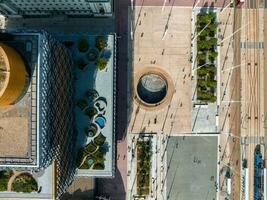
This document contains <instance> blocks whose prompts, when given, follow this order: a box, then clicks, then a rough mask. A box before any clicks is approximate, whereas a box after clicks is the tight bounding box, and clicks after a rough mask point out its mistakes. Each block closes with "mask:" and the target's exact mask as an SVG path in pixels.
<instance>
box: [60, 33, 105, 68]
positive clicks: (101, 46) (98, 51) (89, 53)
mask: <svg viewBox="0 0 267 200" xmlns="http://www.w3.org/2000/svg"><path fill="white" fill-rule="evenodd" d="M63 44H64V45H65V46H66V47H68V48H70V49H72V48H74V47H75V46H76V47H75V48H76V49H77V50H78V51H77V55H76V56H75V65H76V67H77V68H78V69H80V70H84V69H85V68H86V67H87V66H88V65H90V64H91V65H94V66H95V67H96V69H98V70H100V71H102V70H104V69H106V67H107V64H108V61H109V58H110V51H109V50H108V49H107V47H108V43H107V38H106V37H104V36H97V37H96V39H95V43H94V44H92V43H90V41H89V40H87V39H86V38H85V37H82V38H80V39H78V40H77V41H72V40H66V41H64V42H63Z"/></svg>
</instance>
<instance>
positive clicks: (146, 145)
mask: <svg viewBox="0 0 267 200" xmlns="http://www.w3.org/2000/svg"><path fill="white" fill-rule="evenodd" d="M150 168H151V142H150V141H149V140H148V141H138V142H137V195H138V196H147V195H149V191H150V176H151V171H150Z"/></svg>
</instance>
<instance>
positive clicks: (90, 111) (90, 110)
mask: <svg viewBox="0 0 267 200" xmlns="http://www.w3.org/2000/svg"><path fill="white" fill-rule="evenodd" d="M85 114H86V115H87V116H88V117H90V118H93V117H94V116H95V115H96V114H97V110H96V108H95V107H89V108H87V109H86V110H85Z"/></svg>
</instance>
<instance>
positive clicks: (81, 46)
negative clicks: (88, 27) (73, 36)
mask: <svg viewBox="0 0 267 200" xmlns="http://www.w3.org/2000/svg"><path fill="white" fill-rule="evenodd" d="M88 49H89V44H88V41H87V39H85V38H83V39H80V40H79V41H78V50H79V51H80V52H82V53H85V52H87V51H88Z"/></svg>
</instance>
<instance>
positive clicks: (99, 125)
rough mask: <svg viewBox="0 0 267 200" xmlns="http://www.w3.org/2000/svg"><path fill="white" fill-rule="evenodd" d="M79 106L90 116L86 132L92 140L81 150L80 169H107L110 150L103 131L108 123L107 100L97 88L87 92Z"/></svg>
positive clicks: (78, 103) (78, 102) (85, 114)
mask: <svg viewBox="0 0 267 200" xmlns="http://www.w3.org/2000/svg"><path fill="white" fill-rule="evenodd" d="M76 105H77V107H78V108H79V109H80V111H81V112H83V114H84V116H87V118H88V125H87V126H86V127H84V134H85V136H86V137H87V138H90V142H89V143H87V144H86V145H85V146H84V147H82V148H81V149H80V151H79V156H78V161H77V162H78V166H79V169H96V170H104V169H105V164H104V161H105V155H106V153H107V151H108V143H107V142H106V136H104V135H103V133H102V132H101V131H102V129H103V128H104V127H105V125H106V118H105V116H104V115H105V112H106V111H105V110H106V106H107V102H106V100H105V98H104V97H100V96H99V94H98V92H97V91H96V90H89V91H87V92H86V93H85V95H84V99H80V100H78V101H77V103H76Z"/></svg>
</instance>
